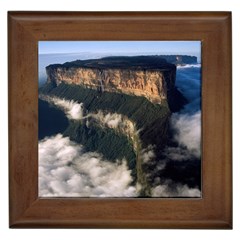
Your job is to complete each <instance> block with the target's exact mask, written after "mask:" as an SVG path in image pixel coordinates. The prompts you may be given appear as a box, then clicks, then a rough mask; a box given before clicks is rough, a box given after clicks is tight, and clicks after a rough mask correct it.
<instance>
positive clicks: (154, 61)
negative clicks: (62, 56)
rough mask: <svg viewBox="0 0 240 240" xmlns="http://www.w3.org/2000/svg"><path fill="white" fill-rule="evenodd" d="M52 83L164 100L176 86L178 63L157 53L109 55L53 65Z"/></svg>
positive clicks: (49, 79)
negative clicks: (155, 54)
mask: <svg viewBox="0 0 240 240" xmlns="http://www.w3.org/2000/svg"><path fill="white" fill-rule="evenodd" d="M46 71H47V76H48V80H47V81H48V83H50V82H51V83H52V82H54V83H56V85H57V86H58V85H59V84H60V83H67V84H76V85H82V86H85V87H88V88H92V89H97V90H99V91H108V92H119V93H125V94H129V95H135V96H144V97H146V98H147V99H149V100H150V101H152V102H155V103H156V102H157V103H161V102H162V100H163V99H166V98H167V95H168V92H169V91H172V90H173V89H174V86H175V78H176V67H175V65H173V64H170V63H167V62H166V60H164V59H162V58H158V57H156V56H152V57H151V56H145V57H142V56H141V57H115V58H114V57H109V58H102V59H95V60H86V61H75V62H71V63H65V64H62V65H60V64H56V65H49V66H48V67H47V68H46Z"/></svg>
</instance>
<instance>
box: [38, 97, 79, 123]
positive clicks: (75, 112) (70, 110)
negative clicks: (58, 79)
mask: <svg viewBox="0 0 240 240" xmlns="http://www.w3.org/2000/svg"><path fill="white" fill-rule="evenodd" d="M39 97H40V98H41V99H42V100H45V101H47V102H49V103H52V104H54V105H56V106H57V107H59V108H60V109H62V110H63V111H64V112H65V114H66V116H67V117H68V118H69V119H73V120H80V119H82V118H83V103H78V102H75V101H73V100H71V101H69V100H66V99H64V98H63V99H61V98H58V97H50V96H45V95H40V96H39Z"/></svg>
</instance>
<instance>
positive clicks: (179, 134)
mask: <svg viewBox="0 0 240 240" xmlns="http://www.w3.org/2000/svg"><path fill="white" fill-rule="evenodd" d="M171 126H172V128H173V129H174V130H175V134H174V139H175V140H176V141H177V142H178V143H179V145H180V146H183V147H186V148H187V149H188V150H189V154H193V155H194V156H196V157H200V155H201V112H200V111H198V112H196V113H195V114H193V115H188V114H173V116H172V118H171ZM173 150H174V149H173Z"/></svg>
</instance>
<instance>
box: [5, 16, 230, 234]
mask: <svg viewBox="0 0 240 240" xmlns="http://www.w3.org/2000/svg"><path fill="white" fill-rule="evenodd" d="M8 24H9V25H8V31H9V33H8V42H9V60H8V61H9V170H10V171H9V183H10V227H12V228H26V227H27V228H36V227H46V228H62V227H64V228H78V227H81V228H215V229H217V228H223V229H231V228H232V163H231V158H232V156H231V155H232V153H231V147H232V143H231V141H232V140H231V13H229V12H215V13H211V12H202V13H201V12H188V13H187V12H168V13H166V12H165V13H164V12H151V13H150V12H149V13H146V12H145V13H142V12H134V13H130V12H128V13H127V12H125V13H121V12H116V13H110V12H109V13H106V12H105V13H103V12H102V13H100V12H99V13H96V12H95V13H93V12H92V13H84V12H9V14H8ZM39 40H201V41H202V80H203V81H202V137H203V142H202V144H203V145H202V149H203V151H202V156H203V157H202V169H203V174H202V178H203V181H202V184H203V198H202V199H139V198H136V199H135V198H134V199H132V198H130V199H129V198H120V199H108V198H105V199H98V198H92V199H89V198H67V199H63V198H53V199H39V198H38V179H37V176H38V159H37V158H38V157H37V156H38V144H37V142H38V138H37V134H38V124H37V123H38V64H37V63H38V47H37V46H38V41H39Z"/></svg>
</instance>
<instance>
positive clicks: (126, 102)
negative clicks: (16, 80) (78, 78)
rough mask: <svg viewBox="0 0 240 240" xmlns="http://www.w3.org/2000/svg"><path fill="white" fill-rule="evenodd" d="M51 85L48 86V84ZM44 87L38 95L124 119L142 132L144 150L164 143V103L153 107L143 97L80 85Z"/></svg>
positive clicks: (166, 109)
mask: <svg viewBox="0 0 240 240" xmlns="http://www.w3.org/2000/svg"><path fill="white" fill-rule="evenodd" d="M50 84H51V83H50ZM50 84H46V85H45V86H43V87H42V88H41V89H40V93H43V94H49V95H53V96H57V97H59V98H65V99H69V100H74V101H77V102H83V103H84V108H85V109H87V110H88V111H89V112H97V111H98V110H106V111H108V112H112V113H114V112H116V113H119V114H123V115H125V116H127V117H128V118H129V119H130V120H132V121H133V122H135V123H136V127H137V129H141V131H140V138H141V140H142V141H143V147H145V146H148V145H149V144H152V145H156V146H157V148H158V149H161V148H162V147H163V146H164V144H165V143H166V139H167V131H168V119H169V117H170V110H169V108H168V104H167V102H163V103H162V104H161V105H159V104H153V103H151V102H150V101H148V100H147V99H146V98H144V97H136V96H131V95H126V94H122V93H116V92H102V93H100V92H98V91H96V90H94V89H90V88H85V87H83V86H79V85H70V84H64V83H61V84H60V85H59V86H57V87H55V86H53V85H52V86H51V85H50Z"/></svg>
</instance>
